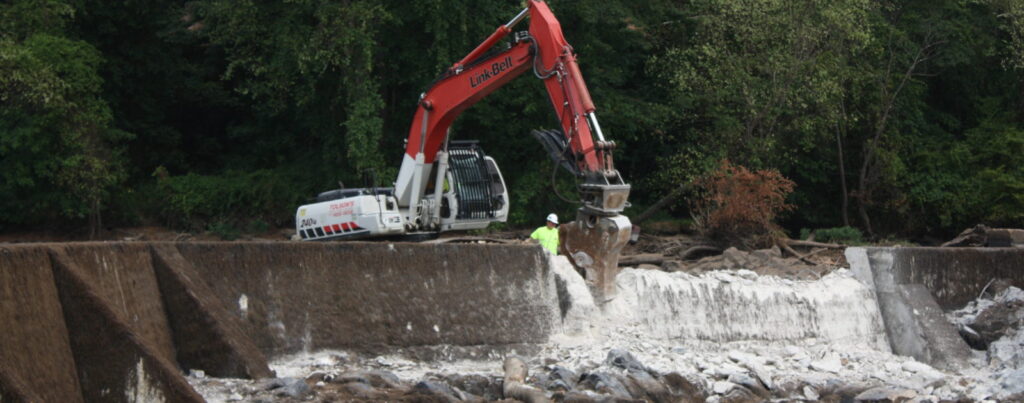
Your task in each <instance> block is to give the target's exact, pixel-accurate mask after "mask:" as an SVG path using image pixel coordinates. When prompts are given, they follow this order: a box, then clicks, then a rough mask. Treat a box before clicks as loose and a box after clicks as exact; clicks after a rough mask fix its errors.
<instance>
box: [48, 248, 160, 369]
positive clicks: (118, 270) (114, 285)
mask: <svg viewBox="0 0 1024 403" xmlns="http://www.w3.org/2000/svg"><path fill="white" fill-rule="evenodd" d="M49 248H50V250H51V256H52V257H53V258H54V259H55V260H58V261H59V262H60V263H62V264H63V265H64V266H65V267H67V268H69V269H71V270H74V271H76V272H77V273H79V274H80V275H81V276H82V278H83V280H84V281H86V282H88V283H89V284H90V285H91V286H92V288H93V289H94V290H96V291H97V292H98V293H99V294H100V297H102V298H103V299H104V300H105V301H106V303H107V306H109V307H110V308H111V309H112V310H113V311H114V313H116V314H117V315H118V317H119V318H120V319H121V321H123V322H125V323H127V324H128V325H129V326H131V328H132V330H133V331H134V332H135V333H136V334H138V335H139V336H140V337H142V338H143V340H144V342H146V343H149V347H150V348H152V349H153V350H154V351H156V352H157V354H160V356H161V357H162V358H163V359H165V360H167V361H170V362H174V357H175V352H174V342H173V341H172V340H171V329H170V327H169V326H168V325H167V317H166V315H165V314H164V311H165V310H164V304H163V301H162V300H161V299H160V288H159V286H158V285H157V282H156V274H155V273H154V272H153V265H152V258H151V257H150V251H149V247H148V246H147V245H145V244H141V243H135V244H131V243H106V244H52V245H50V246H49Z"/></svg>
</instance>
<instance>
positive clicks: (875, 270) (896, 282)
mask: <svg viewBox="0 0 1024 403" xmlns="http://www.w3.org/2000/svg"><path fill="white" fill-rule="evenodd" d="M846 259H847V261H848V262H850V269H851V270H852V271H853V272H854V275H855V276H856V277H857V279H858V280H860V281H861V282H863V283H865V284H868V285H869V287H871V288H872V289H874V291H875V294H876V296H877V298H876V301H877V303H878V307H879V310H880V311H881V312H882V318H883V320H884V321H885V328H886V334H887V335H888V338H889V343H890V345H891V346H892V350H893V352H894V353H896V354H901V355H907V356H912V357H914V358H916V359H918V360H921V361H924V362H927V363H929V364H931V365H934V366H937V367H943V368H947V369H956V368H958V367H960V366H962V365H963V364H964V362H965V361H966V359H967V358H968V356H969V353H970V352H969V351H968V350H967V348H968V347H967V345H966V343H965V342H964V341H963V340H962V339H960V338H959V337H957V336H955V335H956V334H957V333H956V330H955V328H954V327H953V325H952V324H950V323H949V322H948V321H947V320H945V318H944V317H942V312H941V311H942V310H951V309H955V308H960V307H962V306H964V305H965V304H966V303H967V302H969V301H971V300H973V299H975V298H977V297H978V295H979V294H980V293H981V291H982V289H983V288H984V287H985V286H986V285H987V284H988V283H989V281H991V280H992V279H995V278H1003V279H1007V280H1009V281H1010V283H1012V284H1013V285H1016V286H1018V287H1020V286H1021V284H1022V283H1024V249H1021V248H848V249H847V250H846Z"/></svg>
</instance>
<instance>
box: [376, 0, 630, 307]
mask: <svg viewBox="0 0 1024 403" xmlns="http://www.w3.org/2000/svg"><path fill="white" fill-rule="evenodd" d="M527 16H528V17H529V19H530V28H529V31H528V32H517V33H514V34H512V32H513V31H512V27H514V26H515V25H516V24H518V23H519V22H520V21H522V20H523V19H525V18H526V17H527ZM509 34H512V35H513V36H512V40H511V42H510V45H509V47H508V48H507V49H504V50H501V51H497V52H494V51H491V49H492V48H493V47H494V46H495V45H496V44H497V43H498V42H499V41H501V40H502V39H504V38H506V37H507V36H508V35H509ZM531 70H532V72H533V74H534V75H535V76H536V77H537V78H539V79H541V80H543V81H544V85H545V87H546V89H547V93H548V97H549V98H550V100H551V104H552V106H553V108H554V111H555V115H556V116H557V117H558V120H559V123H560V125H561V127H560V129H561V131H560V132H556V131H549V132H534V133H533V134H534V136H536V137H538V139H540V140H541V142H542V144H544V145H545V148H547V149H548V151H549V153H550V154H551V155H552V157H553V158H555V159H556V161H555V162H556V163H557V164H559V165H562V166H564V167H566V168H567V169H568V170H569V171H570V172H572V173H573V174H575V175H576V176H577V178H578V181H579V182H580V183H579V185H578V187H579V192H580V201H581V205H582V206H581V208H580V209H579V211H578V212H577V219H576V221H574V222H570V223H565V224H563V225H562V226H561V228H560V235H561V245H560V250H561V252H562V253H563V254H565V255H567V256H568V257H569V258H570V260H571V261H572V262H573V264H574V265H575V266H576V267H577V268H578V269H579V270H581V271H583V272H585V273H586V277H587V279H588V281H590V282H591V284H592V285H593V286H594V287H595V288H596V291H598V294H599V295H601V296H604V298H611V296H612V295H613V294H614V292H615V288H614V278H615V275H616V274H617V272H618V256H619V252H620V251H621V249H622V247H623V246H624V245H625V244H626V242H627V241H628V239H629V235H630V232H631V224H630V222H629V219H627V218H626V217H625V216H622V215H621V212H622V210H623V209H624V208H625V207H626V206H627V205H628V203H627V198H628V196H629V189H630V187H629V185H628V184H626V183H625V182H624V181H623V179H622V177H621V175H620V174H619V172H618V171H617V170H616V169H615V167H614V162H613V159H612V151H613V150H614V148H615V143H614V142H611V141H606V140H605V138H604V134H603V133H602V131H601V127H600V124H599V123H598V121H597V116H596V114H595V110H596V108H595V106H594V102H593V100H591V97H590V92H589V91H588V90H587V87H586V84H585V82H584V80H583V75H582V74H581V72H580V68H579V64H578V62H577V60H576V55H575V53H574V52H573V49H572V47H571V46H570V45H569V44H568V42H566V40H565V38H564V37H563V35H562V28H561V25H560V24H559V22H558V19H556V18H555V16H554V14H553V13H552V12H551V10H550V9H549V8H548V6H547V4H545V3H544V2H543V1H539V0H528V1H527V8H526V9H524V10H523V11H522V12H520V13H519V14H518V15H516V16H515V17H514V18H513V19H512V20H510V21H509V22H508V23H506V24H504V25H501V26H499V27H498V28H497V29H496V30H495V32H494V33H493V34H491V35H490V36H489V37H488V38H487V39H486V40H484V42H482V43H481V44H480V45H479V46H477V48H476V49H474V50H473V51H472V52H470V53H469V54H468V55H466V57H464V58H463V59H462V60H460V61H459V62H457V63H455V64H454V65H452V66H451V67H450V68H449V69H448V70H447V71H445V72H444V74H442V76H441V77H440V78H439V79H438V80H437V81H435V82H434V84H433V85H431V87H430V88H429V89H428V90H427V91H426V92H424V93H423V95H422V96H421V97H420V100H419V103H418V106H417V108H416V113H415V116H414V118H413V122H412V125H411V127H410V128H409V137H408V142H407V145H406V149H405V155H404V156H403V160H402V166H401V169H400V171H399V174H398V179H397V181H396V182H395V197H396V198H397V200H398V203H399V205H401V206H408V210H407V211H409V214H410V217H408V222H410V223H417V222H419V221H418V217H420V215H421V213H420V210H421V209H420V208H419V206H417V203H419V201H420V200H421V199H422V197H423V195H424V192H425V191H426V189H427V182H428V180H429V178H430V177H431V170H432V169H434V168H435V167H436V166H443V163H444V161H443V160H442V161H440V163H439V164H435V159H437V157H438V155H443V154H439V151H442V148H443V147H444V146H445V144H446V143H447V140H448V130H449V128H450V127H451V125H452V122H453V121H454V120H455V118H456V117H458V116H459V114H461V113H462V112H463V111H464V110H466V109H467V108H469V107H470V106H472V105H473V104H475V103H476V102H479V101H480V100H481V99H483V98H484V97H486V96H487V95H489V94H491V93H492V92H494V91H495V90H497V89H498V88H500V87H501V86H503V85H505V84H506V83H508V82H509V81H511V80H512V79H514V78H516V77H518V76H520V75H522V74H523V73H525V72H527V71H531ZM413 225H415V224H413Z"/></svg>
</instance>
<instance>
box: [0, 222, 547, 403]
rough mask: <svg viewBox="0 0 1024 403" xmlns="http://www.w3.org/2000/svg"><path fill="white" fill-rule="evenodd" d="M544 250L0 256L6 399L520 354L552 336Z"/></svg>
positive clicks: (156, 390) (411, 247) (102, 249)
mask: <svg viewBox="0 0 1024 403" xmlns="http://www.w3.org/2000/svg"><path fill="white" fill-rule="evenodd" d="M552 277H553V274H552V273H551V272H550V269H549V267H548V264H547V259H546V258H545V257H544V255H543V253H542V252H541V249H540V248H539V247H536V246H524V245H458V244H434V245H426V244H399V243H395V244H389V243H319V244H306V243H303V244H297V243H192V244H173V243H155V244H147V243H116V242H115V243H82V244H24V245H0V324H2V328H3V329H4V331H2V332H0V399H3V401H5V402H6V401H67V402H75V401H147V402H148V401H175V402H179V401H180V402H193V401H201V400H202V398H201V397H200V396H199V395H198V394H196V393H195V391H194V390H192V388H191V387H190V386H189V385H188V383H187V382H186V380H185V379H184V377H183V376H182V370H183V369H186V370H187V369H203V370H205V371H206V372H207V373H208V374H210V375H214V376H231V377H250V378H260V377H267V376H273V373H272V372H271V371H270V370H269V368H268V367H267V365H266V358H265V356H266V355H277V354H284V353H291V352H296V351H301V350H304V349H324V348H350V349H375V348H378V347H383V346H388V347H411V346H425V345H440V344H448V345H455V346H474V345H490V346H495V345H498V346H500V345H518V344H532V343H540V342H544V341H546V340H547V338H548V336H549V334H550V333H551V332H552V329H553V327H554V325H553V324H554V323H555V321H556V317H557V316H558V308H557V306H558V304H557V302H556V301H557V296H556V290H555V286H554V282H553V281H551V278H552Z"/></svg>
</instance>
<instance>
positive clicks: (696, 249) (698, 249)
mask: <svg viewBox="0 0 1024 403" xmlns="http://www.w3.org/2000/svg"><path fill="white" fill-rule="evenodd" d="M702 252H707V253H722V249H720V248H716V247H714V246H708V245H697V246H691V247H690V248H689V249H686V250H685V251H683V253H682V254H680V255H679V258H680V259H683V260H686V259H689V258H690V256H693V255H696V254H698V253H702Z"/></svg>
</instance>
